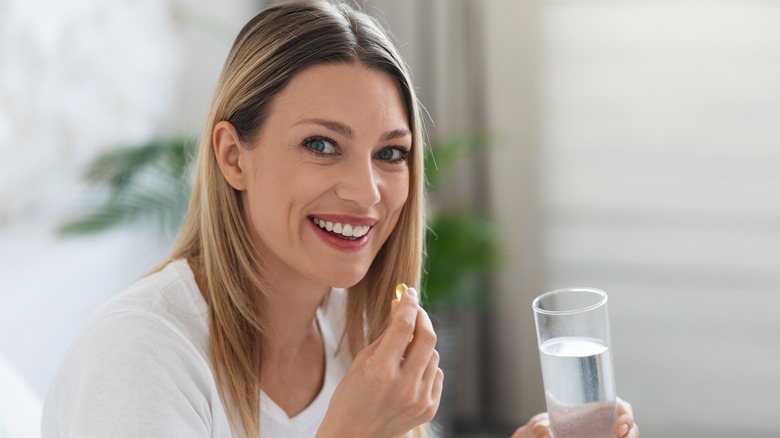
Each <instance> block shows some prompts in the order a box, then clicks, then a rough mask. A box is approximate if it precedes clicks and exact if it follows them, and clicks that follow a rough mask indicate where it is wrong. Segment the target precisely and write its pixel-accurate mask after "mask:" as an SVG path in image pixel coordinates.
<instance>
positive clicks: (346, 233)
mask: <svg viewBox="0 0 780 438" xmlns="http://www.w3.org/2000/svg"><path fill="white" fill-rule="evenodd" d="M309 219H310V220H311V221H312V222H313V223H314V225H316V226H318V227H320V228H322V230H323V231H326V232H327V233H329V234H331V235H333V236H335V237H338V238H339V239H343V240H358V239H360V238H361V237H363V236H365V235H367V234H368V232H369V231H371V229H372V228H373V227H372V226H369V225H357V224H351V223H342V222H332V221H326V220H324V219H320V218H317V217H313V216H312V217H310V218H309Z"/></svg>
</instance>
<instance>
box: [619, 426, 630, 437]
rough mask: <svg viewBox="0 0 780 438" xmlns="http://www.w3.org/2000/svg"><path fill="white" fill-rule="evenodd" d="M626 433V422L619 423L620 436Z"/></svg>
mask: <svg viewBox="0 0 780 438" xmlns="http://www.w3.org/2000/svg"><path fill="white" fill-rule="evenodd" d="M627 433H628V424H625V423H623V424H621V425H620V436H623V435H625V434H627Z"/></svg>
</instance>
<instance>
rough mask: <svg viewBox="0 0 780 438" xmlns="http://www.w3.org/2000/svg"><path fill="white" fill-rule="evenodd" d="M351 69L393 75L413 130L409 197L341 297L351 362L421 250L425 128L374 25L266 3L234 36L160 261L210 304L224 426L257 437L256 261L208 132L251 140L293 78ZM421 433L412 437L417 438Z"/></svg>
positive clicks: (410, 276) (321, 5) (259, 333)
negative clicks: (227, 126) (186, 202)
mask: <svg viewBox="0 0 780 438" xmlns="http://www.w3.org/2000/svg"><path fill="white" fill-rule="evenodd" d="M332 63H360V64H362V65H364V66H366V67H367V68H370V69H374V70H375V71H379V72H382V73H385V74H387V75H389V76H390V77H392V78H393V79H394V80H395V82H396V84H397V85H398V90H399V92H400V93H401V96H402V97H403V101H404V105H405V109H406V114H407V116H408V122H409V126H410V128H411V131H412V151H411V154H410V156H409V160H408V163H409V164H408V165H409V170H410V172H409V178H410V181H409V194H408V198H407V201H406V204H405V205H404V206H403V208H402V211H401V215H400V218H399V220H398V223H397V225H396V227H395V229H394V230H393V231H392V233H391V234H390V236H389V237H388V239H387V241H386V242H385V243H384V245H383V246H382V248H381V249H380V250H379V252H378V254H377V256H376V258H375V259H374V261H373V263H372V265H371V266H370V268H369V269H368V272H367V274H366V276H365V277H364V278H363V279H362V280H361V281H360V282H358V283H357V284H356V285H355V286H353V287H351V288H350V289H349V292H348V294H347V295H348V298H347V317H346V331H345V337H344V338H343V339H344V340H346V341H347V347H348V348H349V349H350V351H351V353H352V354H353V356H354V355H355V354H356V353H357V352H358V351H359V350H360V349H362V348H364V347H365V346H366V345H367V344H368V343H370V342H372V341H374V340H375V339H377V337H379V335H380V334H381V333H382V332H383V330H384V329H385V328H386V327H387V324H388V323H389V315H390V302H391V299H390V298H389V297H390V296H391V295H390V294H391V291H392V290H393V287H394V285H395V284H397V283H399V282H405V283H407V284H409V285H411V286H415V287H417V288H419V285H420V276H421V267H422V256H423V242H424V239H423V237H424V224H425V220H424V211H425V207H424V202H425V201H424V194H423V157H424V151H423V148H424V143H423V126H422V124H421V119H420V111H419V109H418V102H417V98H416V96H415V93H414V87H413V86H412V81H411V77H410V75H409V72H408V69H407V67H406V66H405V64H404V62H403V61H402V59H401V57H400V55H399V53H398V51H397V49H396V48H395V47H394V45H393V44H392V43H391V41H390V39H389V37H388V35H387V34H386V33H385V32H384V31H383V30H382V27H381V26H380V25H379V24H378V23H377V22H376V21H375V20H374V19H373V18H371V17H369V16H368V15H366V14H364V13H362V12H360V11H357V10H355V9H353V8H351V7H349V6H347V5H344V4H341V3H332V2H327V1H293V2H289V3H284V4H281V5H277V6H273V7H270V8H268V9H266V10H264V11H262V12H261V13H260V14H258V15H257V16H255V17H254V18H253V19H252V20H251V21H249V23H247V24H246V25H245V26H244V28H243V29H242V30H241V31H240V32H239V34H238V36H237V38H236V40H235V42H234V43H233V46H232V48H231V50H230V53H229V55H228V57H227V60H226V61H225V65H224V67H223V70H222V73H221V76H220V79H219V82H218V84H217V87H216V91H215V94H214V97H213V101H212V103H211V108H210V111H209V114H208V118H207V120H206V123H205V124H204V127H203V132H202V134H201V136H200V141H199V145H198V156H197V169H196V175H195V183H194V186H193V192H192V199H191V201H190V206H189V210H188V212H187V216H186V218H185V221H184V225H183V228H182V230H181V233H180V235H179V238H178V240H177V242H176V243H175V245H174V248H173V250H172V252H171V254H170V256H169V259H168V260H167V261H166V263H167V262H170V261H172V260H176V259H182V258H184V259H187V260H188V261H189V262H190V264H191V265H192V266H193V267H194V269H195V271H196V272H197V274H198V278H199V280H200V281H199V283H200V287H201V293H202V294H203V296H204V299H205V300H206V302H207V303H208V309H209V331H210V352H211V360H212V364H213V367H214V370H215V376H216V382H217V386H218V388H219V391H220V396H221V398H222V400H223V402H224V403H225V404H226V406H228V409H227V410H228V415H229V417H230V421H231V424H232V426H233V428H234V430H236V431H237V432H238V433H240V434H242V435H246V436H258V434H259V429H260V426H259V418H258V412H259V406H260V388H261V382H260V368H261V362H262V357H261V351H260V346H261V344H262V339H263V337H264V336H265V333H266V328H265V326H264V321H263V320H262V317H261V316H260V315H261V312H260V309H261V306H262V303H263V301H264V297H265V295H264V291H265V290H267V288H266V286H265V284H264V281H263V279H264V278H265V275H264V273H263V255H262V254H259V253H258V252H257V250H256V249H255V247H254V246H253V244H252V241H251V239H250V234H249V230H248V228H247V224H246V223H245V219H244V216H243V214H242V211H243V210H242V209H243V207H242V203H241V197H240V194H239V192H237V191H236V190H235V189H233V188H232V187H231V186H230V185H229V184H228V183H227V181H226V180H225V178H224V177H223V176H222V173H221V172H220V170H219V167H218V165H217V161H216V158H215V155H214V152H213V145H212V131H213V128H214V125H215V124H216V123H217V122H219V121H222V120H227V121H229V122H230V123H232V124H233V126H235V128H236V131H237V132H238V135H239V138H240V139H241V140H242V142H243V143H245V144H250V143H251V140H252V139H253V138H256V136H257V135H258V132H259V131H260V130H261V129H262V126H263V122H264V121H265V119H266V118H267V117H268V113H269V111H271V110H272V102H273V99H274V97H275V96H276V95H277V93H279V92H280V91H281V90H282V89H283V88H284V87H285V86H286V85H287V84H288V83H289V81H290V80H291V79H292V78H293V77H294V76H295V75H296V74H298V73H299V72H301V71H302V70H304V69H306V68H308V67H311V66H314V65H318V64H332ZM426 429H427V428H426V427H423V426H421V427H419V428H417V429H416V430H415V431H413V432H414V433H413V435H416V436H424V435H425V434H426Z"/></svg>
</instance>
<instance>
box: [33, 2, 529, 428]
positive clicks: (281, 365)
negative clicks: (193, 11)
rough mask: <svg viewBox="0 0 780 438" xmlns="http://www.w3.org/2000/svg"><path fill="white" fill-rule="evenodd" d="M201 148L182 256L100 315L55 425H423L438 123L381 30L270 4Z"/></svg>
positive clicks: (239, 52) (52, 397)
mask: <svg viewBox="0 0 780 438" xmlns="http://www.w3.org/2000/svg"><path fill="white" fill-rule="evenodd" d="M198 154H199V155H198V164H197V173H196V177H195V185H194V189H193V194H192V201H191V205H190V208H189V211H188V215H187V218H186V220H185V224H184V227H183V229H182V232H181V235H180V237H179V240H178V241H177V243H176V245H175V247H174V249H173V251H172V254H171V256H170V258H169V259H168V260H167V261H166V262H165V263H163V264H162V265H161V267H160V269H158V270H157V271H156V272H154V273H152V274H151V275H149V276H148V277H146V278H144V279H142V280H141V281H139V282H138V283H136V284H135V285H133V286H131V287H130V288H129V289H128V290H127V291H125V292H124V293H122V294H120V295H119V296H118V297H116V298H114V299H113V300H112V301H110V302H109V303H107V304H106V305H104V306H103V307H102V308H101V309H100V310H99V311H98V312H97V314H96V315H95V316H93V318H92V319H91V320H90V322H89V323H88V325H87V327H86V329H85V330H84V332H83V333H82V334H81V335H80V337H79V338H78V339H77V340H76V342H75V343H74V346H73V347H72V348H71V350H70V351H69V353H68V354H67V356H66V358H65V359H64V361H63V364H62V366H61V368H60V370H59V373H58V376H57V378H56V379H55V383H54V384H53V385H52V388H51V390H50V392H49V395H48V397H47V402H46V406H45V408H44V411H45V412H44V423H43V433H44V436H46V437H49V436H87V435H88V436H138V437H141V436H144V437H148V436H187V437H198V436H203V437H206V436H219V437H222V436H257V435H258V433H259V434H260V436H263V437H288V436H300V437H310V436H318V437H352V436H370V437H397V436H402V435H404V434H408V435H409V436H425V435H426V434H427V429H426V424H427V422H428V421H430V420H431V418H432V417H433V415H434V413H435V412H436V409H437V408H438V405H439V399H440V397H441V388H442V379H443V374H442V372H441V370H440V369H439V368H438V362H439V355H438V353H437V352H436V351H435V349H434V346H435V343H436V335H435V333H434V331H433V329H432V326H431V323H430V319H429V318H428V315H427V314H426V313H425V311H424V310H423V309H422V308H421V307H420V306H419V304H418V298H417V292H416V288H417V286H418V285H419V282H420V271H421V262H422V242H423V230H424V218H423V211H424V205H423V175H422V171H423V166H422V165H423V163H422V159H423V142H422V125H421V123H420V120H419V111H418V106H417V100H416V98H415V94H414V88H413V86H412V83H411V80H410V78H409V75H408V72H407V70H406V68H405V67H404V64H403V63H402V61H401V58H400V56H399V55H398V53H397V51H396V49H395V48H394V47H393V45H392V44H391V43H390V41H389V40H388V38H387V36H386V35H385V33H384V32H383V31H382V30H381V28H380V27H379V26H378V25H377V24H376V23H375V22H374V21H373V20H372V19H370V18H369V17H368V16H366V15H364V14H362V13H359V12H356V11H354V10H352V9H351V8H349V7H347V6H344V5H341V4H331V3H324V2H308V1H304V2H293V3H289V4H284V5H280V6H276V7H272V8H270V9H267V10H265V11H263V12H262V13H260V14H259V15H258V16H256V17H255V18H254V19H252V20H251V21H250V22H249V23H248V24H247V25H246V26H245V27H244V28H243V29H242V30H241V32H240V33H239V35H238V37H237V39H236V41H235V43H234V45H233V48H232V50H231V52H230V54H229V55H228V58H227V61H226V63H225V66H224V69H223V72H222V75H221V77H220V80H219V83H218V86H217V90H216V93H215V97H214V100H213V102H212V105H211V111H210V113H209V116H208V120H207V122H206V124H205V127H204V131H203V133H202V136H201V144H200V145H199V152H198ZM399 283H405V284H409V285H411V287H406V286H401V285H399V286H401V287H400V289H399V290H398V293H399V295H398V298H396V299H393V298H394V297H395V296H396V295H395V294H396V284H399ZM347 288H348V289H349V291H348V292H347V290H346V289H347ZM258 412H259V415H258ZM537 430H540V429H539V428H537ZM518 433H521V434H523V435H520V436H532V435H528V434H527V433H525V432H522V429H521V430H518Z"/></svg>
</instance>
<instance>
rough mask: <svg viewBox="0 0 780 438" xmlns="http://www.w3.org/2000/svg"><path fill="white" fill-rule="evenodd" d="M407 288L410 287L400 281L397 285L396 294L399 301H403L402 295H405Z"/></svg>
mask: <svg viewBox="0 0 780 438" xmlns="http://www.w3.org/2000/svg"><path fill="white" fill-rule="evenodd" d="M406 289H408V288H407V287H406V285H405V284H403V283H398V285H397V286H396V287H395V296H396V298H397V299H398V301H401V297H402V296H403V294H404V292H405V291H406Z"/></svg>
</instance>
